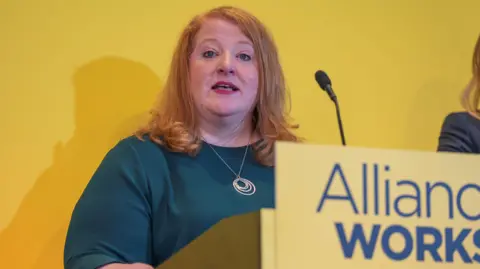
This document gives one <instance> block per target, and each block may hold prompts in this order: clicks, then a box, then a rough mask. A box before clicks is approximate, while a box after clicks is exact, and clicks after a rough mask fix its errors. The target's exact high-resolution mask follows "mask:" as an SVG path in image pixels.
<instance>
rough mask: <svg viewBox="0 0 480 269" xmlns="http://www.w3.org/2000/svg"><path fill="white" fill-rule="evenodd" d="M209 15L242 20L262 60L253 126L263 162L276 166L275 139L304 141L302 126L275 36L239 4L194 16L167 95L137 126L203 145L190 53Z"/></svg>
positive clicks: (180, 146) (175, 141)
mask: <svg viewBox="0 0 480 269" xmlns="http://www.w3.org/2000/svg"><path fill="white" fill-rule="evenodd" d="M208 18H220V19H224V20H227V21H229V22H232V23H234V24H236V25H237V26H238V27H239V28H240V30H241V31H242V32H243V34H245V35H246V36H247V37H248V38H249V39H250V40H251V41H252V43H253V47H254V50H255V54H256V55H257V57H258V58H257V59H258V65H259V74H258V75H259V88H258V96H257V104H256V106H255V109H254V118H253V126H254V128H255V129H256V131H257V132H259V134H260V136H261V137H262V140H261V141H260V142H259V143H255V144H254V146H253V149H254V150H255V157H256V159H257V161H258V162H259V163H261V164H263V165H266V166H273V165H274V144H275V141H277V140H283V141H300V140H301V139H300V138H299V137H297V136H296V135H295V134H294V133H293V132H292V130H291V129H296V128H298V125H293V124H290V123H289V116H288V113H287V109H286V105H287V101H288V102H290V99H289V96H288V94H287V91H286V85H285V78H284V74H283V70H282V68H281V66H280V61H279V57H278V52H277V47H276V45H275V43H274V41H273V38H272V37H271V35H270V34H269V33H268V30H267V29H266V27H265V26H264V25H263V24H262V23H261V22H260V21H259V20H258V19H257V18H256V17H254V16H253V15H251V14H249V13H248V12H246V11H244V10H242V9H239V8H235V7H230V6H222V7H217V8H214V9H211V10H209V11H207V12H206V13H204V14H201V15H198V16H196V17H194V18H193V19H192V20H191V21H190V23H189V24H188V25H187V27H186V28H185V29H184V30H183V32H182V34H181V36H180V38H179V40H178V43H177V47H176V49H175V51H174V54H173V58H172V62H171V66H170V72H169V76H168V78H167V80H166V83H165V87H164V90H163V92H162V98H161V99H160V102H159V104H158V105H156V107H155V108H154V109H153V110H152V117H151V119H150V121H149V123H148V124H147V126H145V127H144V128H142V129H140V130H139V131H138V132H137V136H138V137H140V138H141V137H142V136H143V135H145V134H148V136H149V137H150V139H151V140H152V141H154V142H155V143H157V144H160V145H163V146H165V147H166V148H167V149H169V150H171V151H175V152H184V153H188V154H189V155H191V156H194V155H195V154H196V153H198V151H199V150H200V147H201V143H202V141H201V136H200V134H199V126H198V121H197V118H196V115H195V114H196V111H195V106H194V104H193V99H192V96H191V94H190V91H189V83H188V81H189V64H188V58H189V56H190V54H191V53H192V51H193V49H194V39H195V36H196V34H197V32H198V31H199V30H200V27H201V26H202V23H203V21H204V20H205V19H208ZM288 104H289V105H290V103H288Z"/></svg>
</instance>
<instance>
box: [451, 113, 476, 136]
mask: <svg viewBox="0 0 480 269" xmlns="http://www.w3.org/2000/svg"><path fill="white" fill-rule="evenodd" d="M472 128H477V129H478V130H479V131H480V120H478V119H477V118H475V117H473V116H472V115H470V114H469V113H468V112H465V111H457V112H451V113H449V114H448V115H447V116H446V117H445V118H444V120H443V124H442V130H443V131H447V130H449V129H457V130H465V131H466V130H468V129H472Z"/></svg>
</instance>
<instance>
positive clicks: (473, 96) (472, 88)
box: [461, 35, 480, 119]
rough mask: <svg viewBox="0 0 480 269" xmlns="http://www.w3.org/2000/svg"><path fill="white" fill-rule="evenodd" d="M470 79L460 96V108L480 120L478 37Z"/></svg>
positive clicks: (479, 51)
mask: <svg viewBox="0 0 480 269" xmlns="http://www.w3.org/2000/svg"><path fill="white" fill-rule="evenodd" d="M472 75H473V76H472V79H471V80H470V82H469V83H468V85H467V87H466V88H465V90H464V91H463V94H462V99H461V102H462V106H463V108H464V109H465V110H466V111H467V112H468V113H469V114H470V115H472V116H474V117H475V118H477V119H480V112H479V110H478V104H479V101H480V35H479V37H478V39H477V44H476V45H475V50H474V53H473V59H472Z"/></svg>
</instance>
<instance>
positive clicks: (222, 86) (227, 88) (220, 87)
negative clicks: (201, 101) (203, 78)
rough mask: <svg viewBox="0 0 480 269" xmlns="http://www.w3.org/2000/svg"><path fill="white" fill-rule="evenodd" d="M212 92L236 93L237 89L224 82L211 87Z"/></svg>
mask: <svg viewBox="0 0 480 269" xmlns="http://www.w3.org/2000/svg"><path fill="white" fill-rule="evenodd" d="M212 90H222V91H232V92H235V91H238V90H239V89H238V87H237V86H235V85H234V84H233V83H230V82H225V81H219V82H217V83H215V84H214V85H213V86H212Z"/></svg>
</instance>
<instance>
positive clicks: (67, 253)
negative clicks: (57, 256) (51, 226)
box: [64, 141, 152, 269]
mask: <svg viewBox="0 0 480 269" xmlns="http://www.w3.org/2000/svg"><path fill="white" fill-rule="evenodd" d="M151 211H152V210H151V199H150V195H149V187H148V180H147V176H146V173H145V171H144V169H143V167H142V164H141V162H140V159H139V156H138V154H137V152H136V150H135V149H134V147H132V146H131V145H130V144H129V143H128V141H121V142H119V143H118V144H117V145H116V146H115V147H113V148H112V149H111V150H110V151H109V152H108V153H107V155H106V156H105V157H104V159H103V160H102V162H101V163H100V165H99V167H98V168H97V170H96V171H95V173H94V174H93V176H92V178H91V180H90V181H89V183H88V184H87V187H86V188H85V190H84V192H83V193H82V195H81V197H80V199H79V200H78V202H77V204H76V206H75V208H74V210H73V214H72V217H71V221H70V225H69V229H68V232H67V238H66V243H65V249H64V267H65V268H66V269H80V268H81V269H95V268H98V267H101V266H103V265H106V264H109V263H136V262H139V263H146V264H152V242H151V240H152V234H151Z"/></svg>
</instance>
